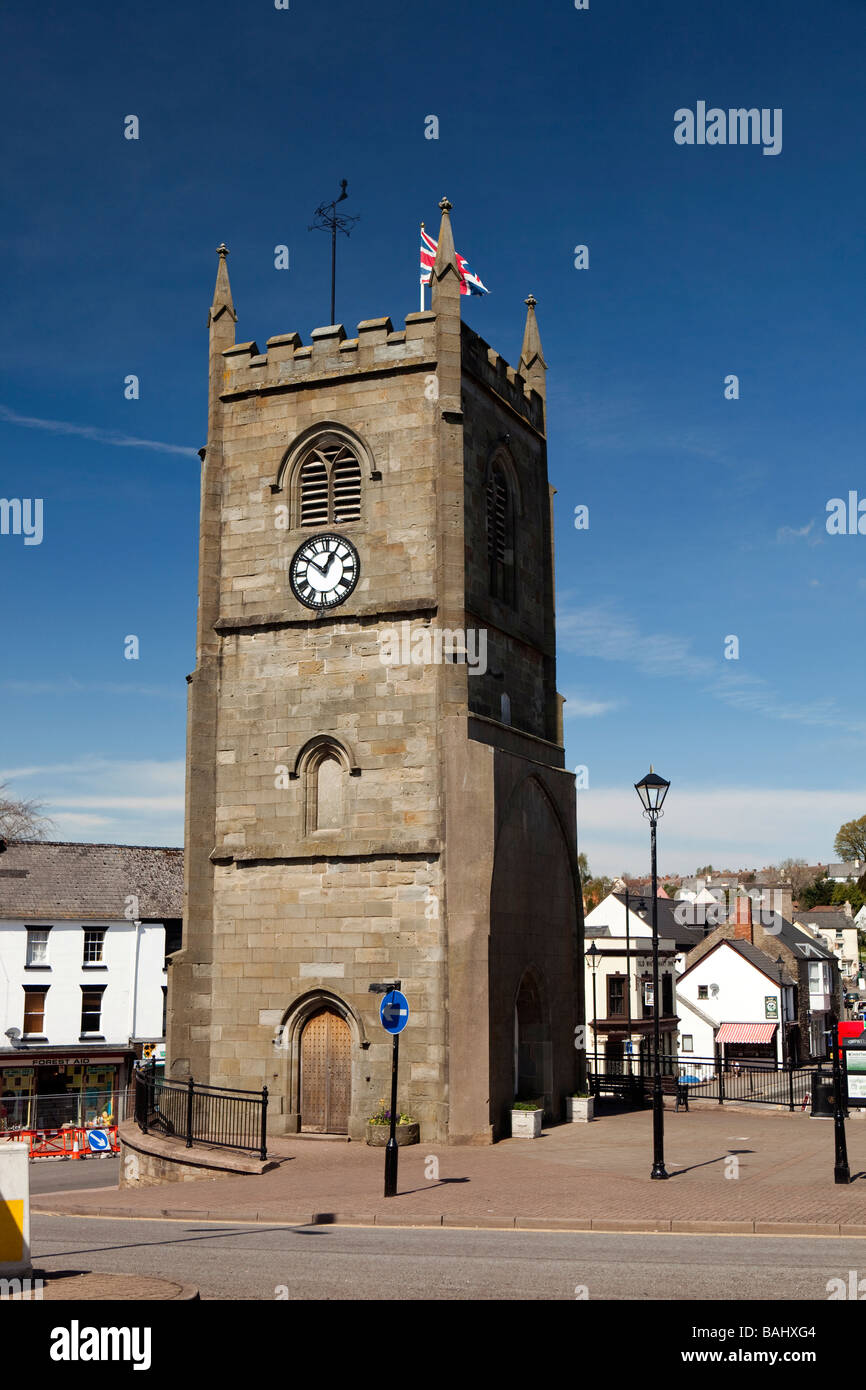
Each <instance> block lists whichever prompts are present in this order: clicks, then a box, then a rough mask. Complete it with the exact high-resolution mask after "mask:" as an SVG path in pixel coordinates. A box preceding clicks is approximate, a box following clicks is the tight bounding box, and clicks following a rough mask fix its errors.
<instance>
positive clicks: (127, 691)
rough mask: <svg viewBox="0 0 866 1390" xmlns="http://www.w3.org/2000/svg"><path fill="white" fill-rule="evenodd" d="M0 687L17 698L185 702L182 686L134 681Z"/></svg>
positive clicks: (24, 683)
mask: <svg viewBox="0 0 866 1390" xmlns="http://www.w3.org/2000/svg"><path fill="white" fill-rule="evenodd" d="M0 688H2V689H3V690H9V691H13V692H14V693H15V694H18V695H94V694H97V695H146V696H150V697H153V698H155V699H158V700H185V699H186V690H185V689H184V688H183V687H182V686H171V685H139V684H137V683H136V682H135V681H130V682H126V681H79V680H76V679H75V678H74V677H73V676H67V677H65V678H64V679H63V680H59V681H16V680H8V681H0Z"/></svg>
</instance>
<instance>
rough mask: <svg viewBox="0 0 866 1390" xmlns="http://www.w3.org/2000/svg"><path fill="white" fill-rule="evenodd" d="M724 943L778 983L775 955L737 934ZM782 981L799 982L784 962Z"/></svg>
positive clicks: (787, 982) (788, 982)
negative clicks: (768, 953)
mask: <svg viewBox="0 0 866 1390" xmlns="http://www.w3.org/2000/svg"><path fill="white" fill-rule="evenodd" d="M724 944H725V945H726V946H730V947H731V949H732V950H734V951H737V952H738V953H739V955H741V956H743V958H744V959H745V960H747V961H748V962H749V964H750V965H754V966H755V967H756V968H757V969H758V970H761V971H763V973H764V974H765V975H769V977H770V979H771V980H772V981H773V982H774V983H776V984H778V981H779V967H778V966H777V964H776V962H775V960H774V959H773V957H772V956H768V955H767V953H766V951H762V950H761V949H760V947H759V946H755V945H753V943H752V942H751V941H744V940H742V939H741V938H740V937H737V936H735V937H732V938H729V939H728V940H727V941H726V942H725V943H724ZM782 983H783V984H785V985H795V984H796V983H797V981H796V980H795V979H794V977H793V976H792V975H791V973H790V971H789V970H787V969H786V968H785V966H784V964H783V966H782Z"/></svg>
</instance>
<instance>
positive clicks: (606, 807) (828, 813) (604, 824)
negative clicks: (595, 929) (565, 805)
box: [578, 784, 866, 877]
mask: <svg viewBox="0 0 866 1390" xmlns="http://www.w3.org/2000/svg"><path fill="white" fill-rule="evenodd" d="M864 802H866V786H863V787H861V788H859V789H857V790H855V791H847V792H845V791H824V790H815V789H813V788H809V789H797V788H792V787H784V788H778V787H715V786H714V787H700V786H696V787H678V786H677V785H676V784H675V785H674V786H672V787H671V790H670V792H669V793H668V796H667V799H666V801H665V818H664V822H663V830H664V834H663V835H662V836H660V840H661V844H660V848H661V852H662V859H663V863H662V866H661V873H662V877H664V874H665V873H676V872H679V873H689V872H692V871H694V869H695V868H696V867H697V865H698V864H708V863H709V864H715V865H716V867H717V868H720V869H739V868H750V867H751V868H761V867H763V866H764V865H767V864H774V863H775V864H778V862H779V860H780V859H785V858H787V857H788V856H793V857H802V858H803V859H806V860H808V862H809V863H811V864H814V863H815V862H816V860H817V859H822V860H823V861H824V862H826V861H827V859H828V858H829V857H831V855H832V845H833V838H834V836H835V834H836V832H837V830H838V829H839V826H840V825H841V824H842V823H843V821H846V820H850V819H851V817H852V816H855V815H857V813H858V811H859V810H860V808H862V806H863V804H864ZM635 805H636V797H635V794H634V791H633V790H632V788H631V787H598V788H591V789H589V790H587V791H581V792H579V793H578V848H579V849H580V850H582V851H584V852H585V853H586V854H587V857H588V859H589V863H590V867H591V869H592V872H593V873H596V874H598V873H603V874H608V875H614V874H619V873H621V872H622V871H623V870H624V869H627V870H629V871H631V872H632V873H634V872H640V871H641V870H643V869H644V868H645V866H646V859H647V843H646V833H645V825H644V823H643V822H641V820H640V816H637V817H636V816H635ZM635 821H636V822H637V824H635Z"/></svg>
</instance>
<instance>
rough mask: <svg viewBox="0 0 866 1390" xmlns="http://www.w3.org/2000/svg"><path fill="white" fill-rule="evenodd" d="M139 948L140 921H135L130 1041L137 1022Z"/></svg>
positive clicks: (133, 1036) (133, 1035)
mask: <svg viewBox="0 0 866 1390" xmlns="http://www.w3.org/2000/svg"><path fill="white" fill-rule="evenodd" d="M140 949H141V922H140V921H136V922H135V955H134V957H133V965H132V1003H131V1005H130V1014H131V1022H130V1030H129V1041H130V1044H131V1043H132V1041H133V1039H134V1038H135V1030H136V1026H137V1022H138V957H139V952H140Z"/></svg>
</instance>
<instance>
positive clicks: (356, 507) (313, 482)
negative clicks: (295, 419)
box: [298, 435, 361, 527]
mask: <svg viewBox="0 0 866 1390" xmlns="http://www.w3.org/2000/svg"><path fill="white" fill-rule="evenodd" d="M298 493H299V503H300V505H299V511H300V515H299V524H300V525H301V526H318V527H321V526H341V525H343V524H344V523H345V522H348V521H360V520H361V464H360V462H359V461H358V458H357V456H356V455H355V454H354V453H353V451H352V449H351V448H350V447H349V445H348V444H346V443H345V441H344V440H342V439H339V438H336V437H335V436H333V435H330V436H327V435H326V436H325V437H324V438H322V439H320V440H317V442H316V443H315V444H314V445H313V446H312V447H311V448H310V449H309V450H308V452H307V454H306V455H305V457H304V461H303V463H302V464H301V468H300V474H299V477H298Z"/></svg>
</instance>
